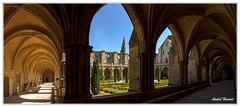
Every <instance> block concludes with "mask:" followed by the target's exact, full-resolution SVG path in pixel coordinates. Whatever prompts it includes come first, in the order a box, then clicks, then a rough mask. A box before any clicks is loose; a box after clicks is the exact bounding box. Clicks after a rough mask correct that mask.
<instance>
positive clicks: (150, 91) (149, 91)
mask: <svg viewBox="0 0 240 107" xmlns="http://www.w3.org/2000/svg"><path fill="white" fill-rule="evenodd" d="M142 92H143V94H144V98H146V99H153V98H154V97H155V87H154V86H153V87H150V88H144V89H142Z"/></svg>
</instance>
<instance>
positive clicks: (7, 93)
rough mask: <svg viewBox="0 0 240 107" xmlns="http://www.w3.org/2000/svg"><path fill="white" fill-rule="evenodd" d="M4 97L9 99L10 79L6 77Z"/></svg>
mask: <svg viewBox="0 0 240 107" xmlns="http://www.w3.org/2000/svg"><path fill="white" fill-rule="evenodd" d="M4 97H9V77H8V76H6V75H4Z"/></svg>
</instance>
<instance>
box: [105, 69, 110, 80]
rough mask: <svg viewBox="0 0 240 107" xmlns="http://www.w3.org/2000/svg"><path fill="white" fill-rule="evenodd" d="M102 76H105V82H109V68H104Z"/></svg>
mask: <svg viewBox="0 0 240 107" xmlns="http://www.w3.org/2000/svg"><path fill="white" fill-rule="evenodd" d="M104 76H105V80H110V79H111V72H110V69H109V68H106V69H105V70H104Z"/></svg>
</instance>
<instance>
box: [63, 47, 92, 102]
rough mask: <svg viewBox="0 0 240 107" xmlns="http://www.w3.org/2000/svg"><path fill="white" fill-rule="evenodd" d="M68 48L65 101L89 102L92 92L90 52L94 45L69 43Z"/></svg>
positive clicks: (66, 48)
mask: <svg viewBox="0 0 240 107" xmlns="http://www.w3.org/2000/svg"><path fill="white" fill-rule="evenodd" d="M65 50H66V93H65V97H64V101H63V102H64V103H80V102H87V101H88V100H90V99H91V98H92V95H91V94H90V54H91V52H92V46H86V45H81V44H69V45H66V46H65Z"/></svg>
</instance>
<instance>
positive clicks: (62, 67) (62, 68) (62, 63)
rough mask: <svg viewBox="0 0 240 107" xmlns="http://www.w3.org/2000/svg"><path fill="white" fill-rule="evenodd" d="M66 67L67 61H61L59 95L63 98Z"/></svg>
mask: <svg viewBox="0 0 240 107" xmlns="http://www.w3.org/2000/svg"><path fill="white" fill-rule="evenodd" d="M64 65H65V61H61V62H60V64H59V66H60V67H59V68H60V71H59V76H60V80H59V92H58V95H59V96H61V97H62V88H63V81H64V80H62V77H63V75H64V73H63V72H64Z"/></svg>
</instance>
